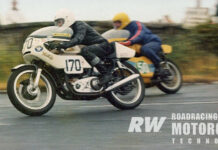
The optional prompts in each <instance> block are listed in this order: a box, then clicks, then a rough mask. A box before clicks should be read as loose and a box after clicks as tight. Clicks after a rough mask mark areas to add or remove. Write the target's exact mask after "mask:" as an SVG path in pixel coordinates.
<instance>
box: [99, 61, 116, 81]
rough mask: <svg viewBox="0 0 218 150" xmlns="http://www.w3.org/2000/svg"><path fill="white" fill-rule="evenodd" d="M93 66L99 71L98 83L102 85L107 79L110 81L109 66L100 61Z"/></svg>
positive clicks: (110, 72)
mask: <svg viewBox="0 0 218 150" xmlns="http://www.w3.org/2000/svg"><path fill="white" fill-rule="evenodd" d="M95 67H96V68H97V69H98V71H99V72H100V73H101V76H100V79H99V83H100V85H104V84H106V83H108V82H109V81H111V79H112V77H113V76H112V71H111V69H110V67H109V68H107V67H106V66H105V65H104V62H102V61H101V62H100V63H98V64H97V65H95Z"/></svg>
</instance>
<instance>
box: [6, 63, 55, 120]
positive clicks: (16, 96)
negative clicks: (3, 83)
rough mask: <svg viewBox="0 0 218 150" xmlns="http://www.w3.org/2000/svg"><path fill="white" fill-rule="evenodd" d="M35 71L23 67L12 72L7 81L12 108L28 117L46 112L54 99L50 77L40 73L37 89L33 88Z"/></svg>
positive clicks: (31, 68) (53, 89)
mask: <svg viewBox="0 0 218 150" xmlns="http://www.w3.org/2000/svg"><path fill="white" fill-rule="evenodd" d="M34 79H35V69H34V68H33V67H31V66H24V67H21V68H19V69H17V70H14V71H13V72H12V74H11V76H10V78H9V80H8V86H7V92H8V97H9V99H10V101H11V103H12V104H13V105H14V107H15V108H16V109H17V110H19V111H20V112H22V113H24V114H26V115H30V116H40V115H43V114H45V113H46V112H48V111H49V110H50V109H51V108H52V106H53V105H54V102H55V99H56V93H55V88H54V84H53V82H52V80H51V79H50V77H49V76H48V75H47V74H46V73H44V72H42V74H41V76H40V80H39V84H38V87H35V88H33V82H34Z"/></svg>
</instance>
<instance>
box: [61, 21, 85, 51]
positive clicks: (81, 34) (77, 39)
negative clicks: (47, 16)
mask: <svg viewBox="0 0 218 150" xmlns="http://www.w3.org/2000/svg"><path fill="white" fill-rule="evenodd" d="M71 28H72V29H73V31H74V36H73V38H72V39H71V40H70V41H69V42H66V43H65V46H66V47H67V48H68V47H73V46H75V45H78V44H81V43H82V41H83V39H84V38H85V35H86V29H87V28H86V25H85V23H83V22H82V21H77V22H76V23H75V24H74V25H73V26H71Z"/></svg>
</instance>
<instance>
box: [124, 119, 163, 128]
mask: <svg viewBox="0 0 218 150" xmlns="http://www.w3.org/2000/svg"><path fill="white" fill-rule="evenodd" d="M166 118H167V117H160V119H159V118H158V117H153V118H151V117H145V118H143V117H132V118H131V122H130V124H129V130H128V132H143V131H142V130H145V132H159V131H160V129H161V127H162V126H163V123H164V122H165V120H166ZM143 124H144V125H143Z"/></svg>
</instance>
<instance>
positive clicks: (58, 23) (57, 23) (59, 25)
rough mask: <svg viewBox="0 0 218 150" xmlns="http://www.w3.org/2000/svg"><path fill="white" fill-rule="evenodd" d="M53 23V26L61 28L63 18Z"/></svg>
mask: <svg viewBox="0 0 218 150" xmlns="http://www.w3.org/2000/svg"><path fill="white" fill-rule="evenodd" d="M54 23H55V26H58V27H62V26H63V24H64V19H63V18H60V19H56V20H55V21H54Z"/></svg>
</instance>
